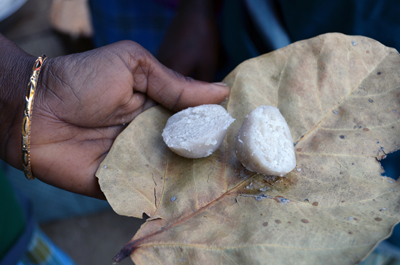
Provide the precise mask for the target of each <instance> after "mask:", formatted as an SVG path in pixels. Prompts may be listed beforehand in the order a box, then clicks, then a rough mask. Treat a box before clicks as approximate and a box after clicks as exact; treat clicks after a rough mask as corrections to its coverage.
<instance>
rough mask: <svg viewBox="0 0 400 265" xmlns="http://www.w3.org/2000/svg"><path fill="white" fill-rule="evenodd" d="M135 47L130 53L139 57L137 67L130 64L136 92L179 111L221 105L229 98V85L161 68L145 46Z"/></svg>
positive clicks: (135, 64) (136, 61) (136, 62)
mask: <svg viewBox="0 0 400 265" xmlns="http://www.w3.org/2000/svg"><path fill="white" fill-rule="evenodd" d="M132 47H135V49H134V50H130V51H131V54H133V55H134V57H136V59H135V60H133V61H134V64H130V65H131V67H132V71H133V73H134V84H135V87H134V89H135V90H137V91H140V92H142V93H146V94H147V95H148V96H149V97H150V98H152V99H153V100H155V101H156V102H158V103H160V104H162V105H163V106H165V107H167V108H169V109H172V110H174V111H178V110H181V109H184V108H187V107H193V106H198V105H201V104H219V103H221V102H222V101H224V100H225V99H226V98H227V97H228V95H229V87H228V86H227V85H225V84H222V83H215V84H210V83H206V82H202V81H197V80H194V79H191V78H187V77H184V76H183V75H181V74H179V73H177V72H175V71H173V70H171V69H169V68H167V67H165V66H164V65H162V64H161V63H160V62H158V61H157V59H156V58H155V57H154V56H152V55H151V54H150V53H148V52H147V51H146V50H144V49H143V48H142V47H140V48H138V46H137V45H136V46H132ZM138 50H140V52H139V51H138ZM138 57H139V58H138Z"/></svg>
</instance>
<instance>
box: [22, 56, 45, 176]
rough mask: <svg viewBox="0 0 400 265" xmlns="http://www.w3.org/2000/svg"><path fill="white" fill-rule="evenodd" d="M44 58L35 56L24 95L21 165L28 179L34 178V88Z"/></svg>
mask: <svg viewBox="0 0 400 265" xmlns="http://www.w3.org/2000/svg"><path fill="white" fill-rule="evenodd" d="M45 60H46V55H42V56H40V57H38V58H37V60H36V61H35V64H34V65H33V69H32V75H31V78H30V79H29V83H28V89H27V91H26V96H25V107H24V117H23V119H22V141H21V142H22V166H23V168H24V174H25V177H26V178H27V179H29V180H32V179H35V177H34V176H33V175H32V167H31V155H30V141H31V138H30V137H31V119H32V108H33V100H34V98H35V90H36V86H37V83H38V80H39V74H40V69H41V68H42V66H43V63H44V61H45Z"/></svg>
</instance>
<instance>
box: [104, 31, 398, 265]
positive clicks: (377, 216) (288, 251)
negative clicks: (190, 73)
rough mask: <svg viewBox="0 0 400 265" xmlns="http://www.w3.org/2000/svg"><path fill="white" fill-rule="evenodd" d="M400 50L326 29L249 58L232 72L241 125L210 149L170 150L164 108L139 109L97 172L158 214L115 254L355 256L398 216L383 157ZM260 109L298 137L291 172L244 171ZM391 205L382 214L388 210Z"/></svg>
mask: <svg viewBox="0 0 400 265" xmlns="http://www.w3.org/2000/svg"><path fill="white" fill-rule="evenodd" d="M399 66H400V56H399V54H398V53H397V51H395V50H394V49H391V48H387V47H385V46H383V45H381V44H380V43H378V42H376V41H374V40H371V39H368V38H364V37H355V36H345V35H341V34H326V35H322V36H319V37H316V38H313V39H309V40H305V41H300V42H297V43H294V44H292V45H290V46H288V47H286V48H283V49H280V50H277V51H275V52H272V53H269V54H266V55H263V56H260V57H258V58H255V59H252V60H248V61H246V62H244V63H242V64H241V65H239V66H238V67H237V68H236V69H235V70H234V71H233V72H232V73H231V74H229V75H228V76H227V77H226V78H225V80H224V81H225V82H227V83H228V85H229V86H230V87H231V94H230V97H229V100H228V102H227V103H226V106H225V107H226V108H227V110H228V111H229V113H230V114H231V116H232V117H234V118H235V119H236V121H235V122H234V123H233V124H232V125H231V127H230V129H229V131H228V135H227V137H226V139H225V141H224V144H223V145H222V146H221V147H220V148H219V149H218V150H217V151H216V152H215V153H214V154H213V155H212V156H210V157H207V158H203V159H195V160H193V159H186V158H182V157H179V156H177V155H175V154H174V153H172V152H171V151H169V150H168V148H167V147H166V146H165V144H164V143H163V140H162V137H161V132H162V129H163V127H164V125H165V123H166V121H167V119H168V117H169V116H170V115H171V113H170V112H169V111H167V110H165V109H163V108H162V107H155V108H152V109H150V110H148V111H146V112H145V113H143V114H142V115H140V116H139V117H137V118H136V119H135V120H134V121H133V122H132V123H131V124H130V125H129V127H128V128H127V129H126V130H125V131H124V132H123V133H122V134H121V135H120V136H119V137H118V139H117V140H116V141H115V143H114V146H113V147H112V149H111V151H110V153H109V155H108V156H107V158H106V159H105V160H104V161H103V163H102V165H101V167H100V168H99V170H98V172H97V176H98V178H99V181H100V185H101V188H102V190H103V192H104V193H105V195H106V197H107V199H108V200H109V202H110V204H111V205H112V207H113V209H114V210H115V211H116V212H117V213H119V214H122V215H128V216H135V217H139V218H140V217H141V216H142V213H143V212H145V213H146V214H147V215H149V216H151V218H150V219H148V220H147V222H146V223H145V224H144V225H143V226H142V227H141V229H140V230H139V231H138V232H137V234H136V235H135V237H134V238H133V240H132V241H131V242H130V243H128V244H127V245H126V246H125V247H124V249H123V250H122V251H121V253H120V254H119V255H118V256H117V257H116V259H117V260H118V259H120V258H123V257H124V256H125V255H129V253H130V252H131V251H133V252H132V253H131V258H132V259H133V260H134V262H135V263H136V264H178V263H179V264H180V263H182V264H322V263H323V264H354V263H356V262H358V261H360V260H361V259H363V258H364V257H365V256H366V255H367V254H368V253H369V252H370V251H371V250H372V249H373V248H374V246H375V245H376V244H377V243H378V242H379V241H381V240H382V239H384V238H386V237H387V236H388V235H389V234H390V233H391V229H392V228H393V226H394V225H395V224H396V223H398V222H399V220H400V212H399V210H400V197H399V195H400V192H399V182H397V181H394V180H392V179H390V178H387V177H383V176H381V173H382V172H383V170H382V168H381V166H380V163H379V161H377V159H380V158H381V156H382V155H384V154H385V153H390V152H393V151H395V150H396V149H397V145H399V144H400V104H399V103H400V70H399V68H400V67H399ZM260 105H272V106H276V107H278V108H279V109H280V111H281V113H282V114H283V116H284V117H285V118H286V120H287V122H288V124H289V127H290V130H291V133H292V136H293V139H294V141H295V142H296V146H295V150H296V158H297V167H296V169H295V170H294V171H292V172H291V173H289V174H288V175H287V176H286V178H278V177H265V176H262V175H257V174H253V173H251V172H248V171H246V170H245V169H244V167H243V166H242V165H241V164H240V162H239V161H238V160H237V158H236V157H235V153H234V143H235V137H236V135H237V132H238V130H239V128H240V126H241V123H242V121H243V119H244V117H245V115H246V114H247V113H249V112H250V111H251V110H253V109H254V108H256V107H258V106H260ZM382 209H385V210H382Z"/></svg>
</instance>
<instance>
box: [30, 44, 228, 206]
mask: <svg viewBox="0 0 400 265" xmlns="http://www.w3.org/2000/svg"><path fill="white" fill-rule="evenodd" d="M228 93H229V89H228V87H226V86H224V85H218V84H208V83H204V82H200V81H195V80H193V79H188V78H185V77H183V76H181V75H179V74H177V73H176V72H173V71H172V70H170V69H168V68H166V67H165V66H163V65H162V64H160V63H159V62H158V61H157V60H156V59H155V58H154V57H153V56H152V55H151V54H150V53H149V52H147V51H146V50H145V49H144V48H142V47H141V46H140V45H138V44H136V43H134V42H130V41H125V42H119V43H116V44H112V45H109V46H106V47H103V48H99V49H96V50H92V51H88V52H85V53H81V54H73V55H68V56H63V57H58V58H54V59H48V60H47V61H46V62H45V63H44V66H43V67H42V72H41V74H40V80H39V84H38V87H37V91H36V95H35V103H34V107H33V118H32V128H31V164H32V171H33V176H35V177H37V178H38V179H40V180H42V181H44V182H46V183H49V184H51V185H53V186H56V187H59V188H62V189H65V190H69V191H73V192H77V193H80V194H85V195H89V196H94V197H99V198H102V197H103V196H104V195H103V194H102V193H101V191H100V189H99V186H98V182H97V179H96V177H95V175H94V174H95V172H96V170H97V168H98V166H99V164H100V162H101V161H102V160H103V159H104V157H105V156H106V155H107V152H108V151H109V149H110V147H111V145H112V143H113V141H114V140H115V138H116V136H117V135H118V134H119V133H120V132H121V131H122V130H123V129H124V127H125V126H124V124H128V123H129V122H130V121H132V119H134V118H135V116H137V115H138V114H139V113H141V112H142V111H144V110H145V109H147V108H149V107H151V106H153V105H154V104H155V101H156V102H159V103H161V104H162V105H164V106H166V107H167V108H169V109H172V110H174V111H178V110H181V109H183V108H187V107H189V106H195V105H199V104H205V103H210V104H211V103H220V102H221V101H223V100H224V99H225V98H226V97H227V96H228Z"/></svg>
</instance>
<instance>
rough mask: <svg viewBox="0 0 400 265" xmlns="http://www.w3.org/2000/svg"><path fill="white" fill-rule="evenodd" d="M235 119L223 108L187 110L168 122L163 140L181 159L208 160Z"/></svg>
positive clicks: (175, 115)
mask: <svg viewBox="0 0 400 265" xmlns="http://www.w3.org/2000/svg"><path fill="white" fill-rule="evenodd" d="M234 120H235V119H233V118H232V117H231V116H230V115H229V113H228V112H227V111H226V110H225V109H224V108H223V107H221V106H220V105H215V104H209V105H201V106H197V107H193V108H187V109H185V110H182V111H180V112H178V113H176V114H174V115H172V116H171V117H170V118H169V119H168V121H167V124H166V126H165V128H164V131H163V133H162V137H163V139H164V142H165V143H166V144H167V146H168V147H169V148H170V149H171V150H172V151H173V152H175V153H176V154H178V155H180V156H183V157H187V158H201V157H206V156H209V155H211V154H212V153H213V152H214V151H215V150H217V148H218V147H219V145H220V144H221V143H222V141H223V140H224V138H225V135H226V133H227V130H228V127H229V125H230V124H231V123H232V122H233V121H234Z"/></svg>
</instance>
